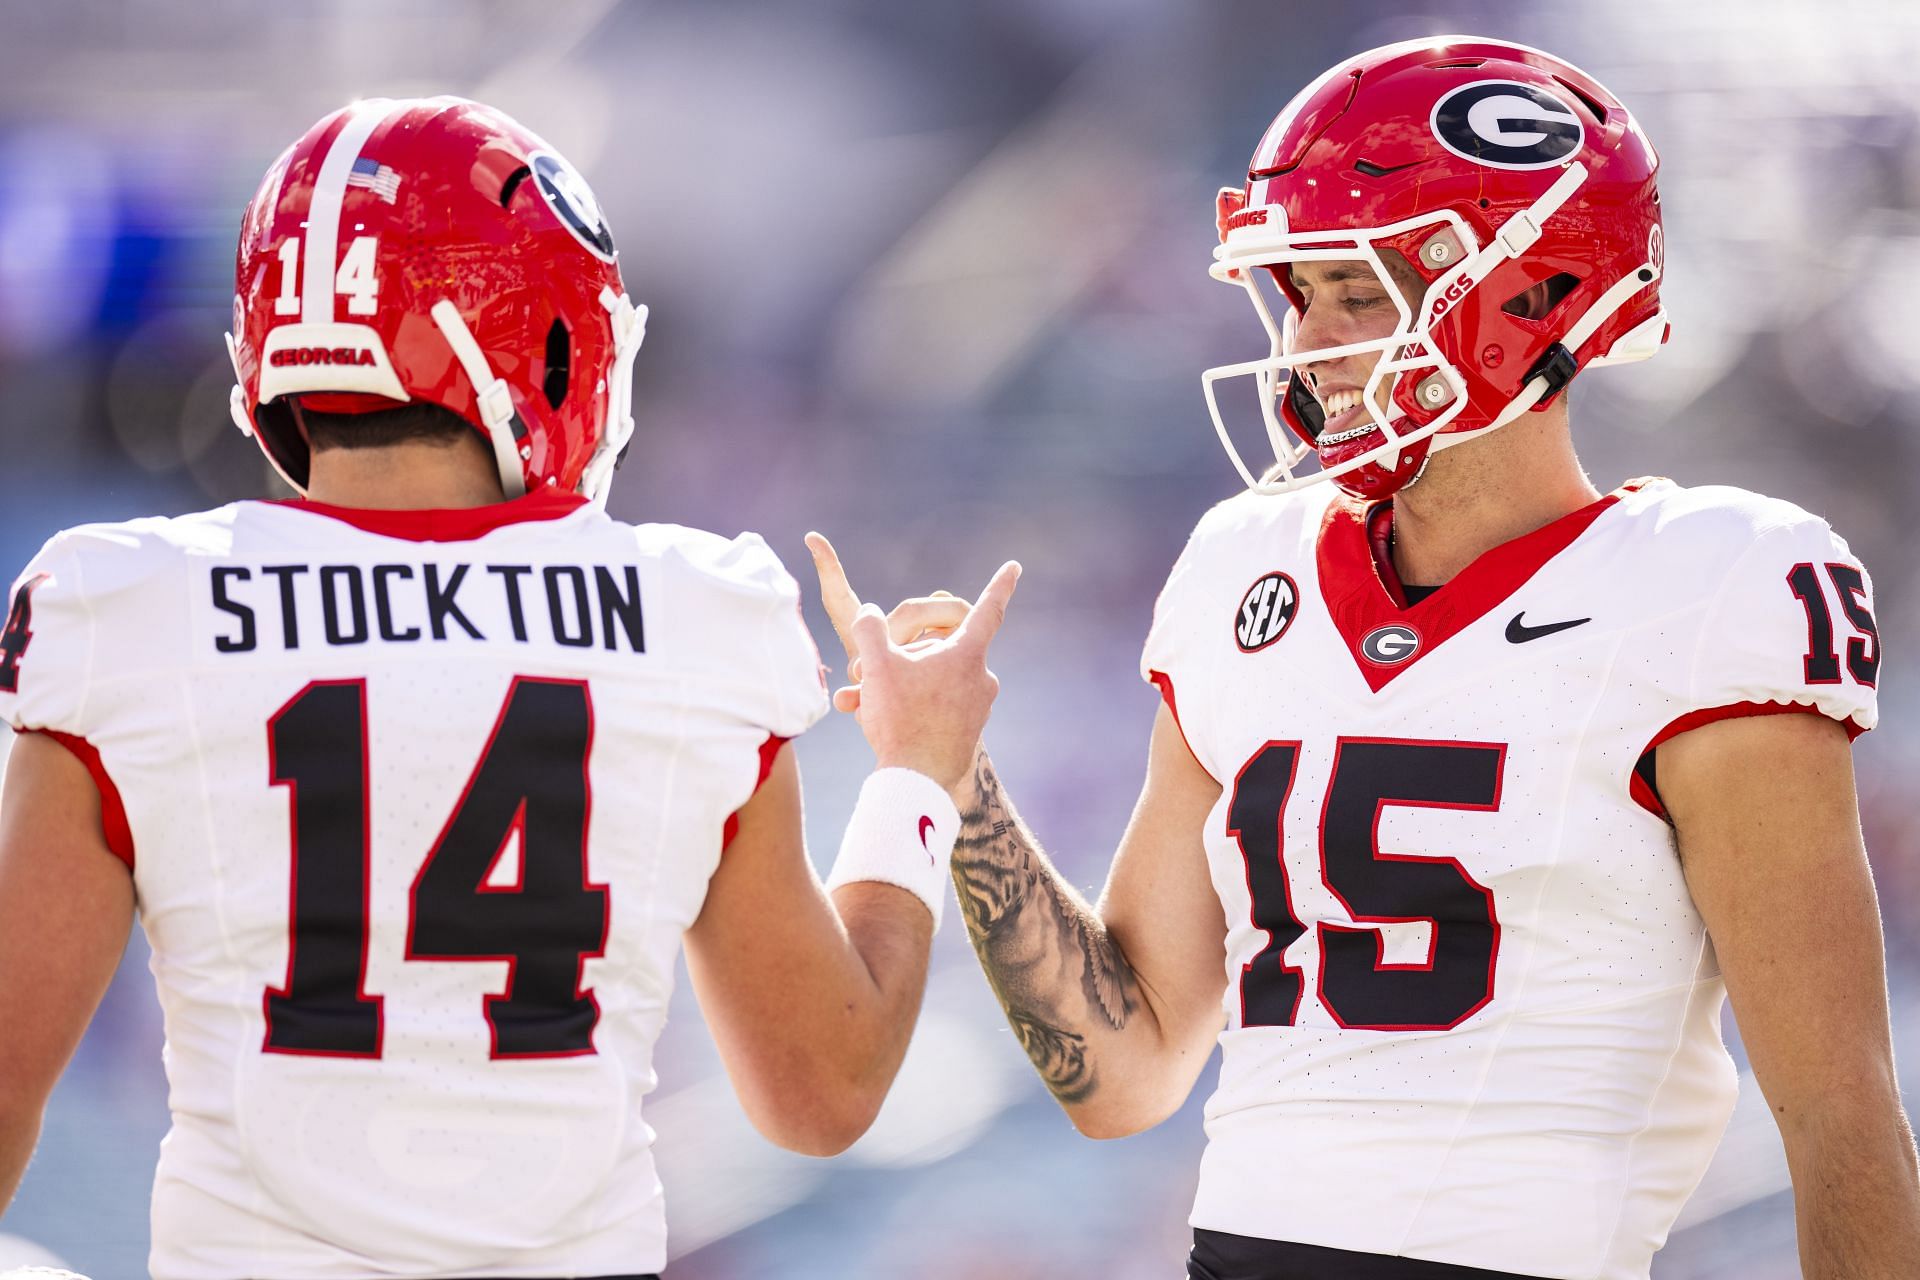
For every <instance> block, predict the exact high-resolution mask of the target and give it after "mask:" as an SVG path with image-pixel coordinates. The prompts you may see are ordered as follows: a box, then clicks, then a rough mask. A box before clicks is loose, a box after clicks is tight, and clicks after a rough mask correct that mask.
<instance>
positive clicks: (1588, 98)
mask: <svg viewBox="0 0 1920 1280" xmlns="http://www.w3.org/2000/svg"><path fill="white" fill-rule="evenodd" d="M1554 82H1555V83H1557V84H1558V85H1559V86H1560V87H1561V88H1562V89H1565V90H1566V91H1567V92H1568V93H1570V94H1572V95H1573V96H1574V97H1576V98H1578V99H1580V105H1581V106H1583V107H1585V108H1586V109H1587V110H1588V111H1589V112H1590V113H1591V114H1592V116H1593V122H1594V123H1595V124H1605V123H1606V122H1607V109H1606V107H1604V106H1602V105H1601V104H1600V102H1599V101H1598V100H1597V99H1596V98H1595V97H1594V96H1593V95H1592V94H1590V93H1588V92H1587V91H1586V90H1584V89H1582V88H1581V87H1580V86H1579V85H1577V84H1574V83H1573V82H1572V81H1570V80H1568V79H1567V78H1566V77H1565V76H1555V77H1554Z"/></svg>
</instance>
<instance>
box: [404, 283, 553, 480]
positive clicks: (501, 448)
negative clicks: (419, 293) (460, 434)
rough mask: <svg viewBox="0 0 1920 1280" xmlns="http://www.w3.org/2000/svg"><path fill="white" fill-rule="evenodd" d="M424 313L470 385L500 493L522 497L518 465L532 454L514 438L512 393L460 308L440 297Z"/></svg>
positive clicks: (522, 474) (522, 477)
mask: <svg viewBox="0 0 1920 1280" xmlns="http://www.w3.org/2000/svg"><path fill="white" fill-rule="evenodd" d="M427 314H429V315H431V316H432V317H433V322H434V323H435V324H436V325H438V326H440V332H441V334H442V335H443V336H445V338H446V340H447V345H448V346H450V347H452V348H453V357H454V359H456V360H458V361H459V362H460V367H461V368H462V369H464V370H465V371H466V374H467V380H468V381H469V382H471V383H473V391H474V396H475V398H476V401H477V403H478V406H479V409H480V421H481V423H482V425H484V426H485V427H486V431H487V442H488V443H489V444H491V445H492V446H493V461H494V465H495V466H496V467H497V468H498V469H499V471H500V488H501V491H502V492H504V493H505V494H506V495H507V497H508V498H509V499H513V498H518V497H520V496H522V495H523V494H525V493H526V491H527V473H526V470H525V468H524V467H523V465H522V464H523V463H524V462H525V461H526V460H527V458H528V457H530V456H531V455H532V452H533V451H532V449H530V448H529V447H527V446H525V445H522V444H520V443H519V441H518V440H516V439H515V438H514V431H513V425H514V415H513V393H512V392H511V391H510V390H508V388H507V384H506V382H505V381H503V380H502V379H500V378H497V377H495V376H494V373H493V366H491V365H489V364H488V363H487V355H486V352H484V351H482V350H480V344H479V343H478V342H476V341H474V338H473V331H472V330H471V329H469V328H467V322H466V320H464V319H463V318H462V317H461V315H460V308H458V307H456V306H454V305H453V303H451V302H449V301H448V300H447V299H445V298H442V299H440V301H438V302H436V303H434V304H433V310H432V311H430V312H428V313H427Z"/></svg>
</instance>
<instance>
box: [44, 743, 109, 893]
mask: <svg viewBox="0 0 1920 1280" xmlns="http://www.w3.org/2000/svg"><path fill="white" fill-rule="evenodd" d="M28 732H29V733H40V734H45V735H46V736H47V737H49V738H52V739H53V740H54V741H55V742H57V743H59V744H60V745H61V746H63V747H65V748H66V749H67V750H68V751H71V752H72V753H73V757H74V759H76V760H78V761H79V762H80V763H81V764H83V765H85V766H86V768H87V772H88V773H89V774H91V775H92V776H93V785H94V787H95V788H96V789H97V790H98V791H99V792H100V829H101V832H102V834H104V835H105V836H106V838H107V848H108V849H110V850H112V851H113V856H114V857H116V858H118V859H120V861H122V862H124V863H126V864H127V870H129V871H131V870H133V829H132V828H131V827H129V826H128V825H127V807H126V805H124V804H122V803H121V801H120V788H118V787H116V786H114V785H113V779H112V778H111V777H110V776H108V774H107V768H106V766H105V765H103V764H101V763H100V752H99V751H98V750H96V749H95V748H94V745H93V744H92V743H91V742H88V741H87V740H86V739H85V738H82V737H78V736H77V735H75V734H71V733H61V732H60V731H59V730H57V729H30V730H28Z"/></svg>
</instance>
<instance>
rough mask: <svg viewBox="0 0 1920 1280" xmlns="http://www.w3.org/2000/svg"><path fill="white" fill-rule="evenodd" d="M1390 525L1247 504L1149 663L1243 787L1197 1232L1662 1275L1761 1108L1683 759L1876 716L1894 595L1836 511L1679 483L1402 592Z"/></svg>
mask: <svg viewBox="0 0 1920 1280" xmlns="http://www.w3.org/2000/svg"><path fill="white" fill-rule="evenodd" d="M1382 517H1384V520H1383V519H1382ZM1390 519H1391V511H1390V508H1380V509H1378V510H1376V511H1374V512H1372V513H1371V514H1370V513H1369V512H1368V511H1367V510H1365V509H1364V508H1363V506H1362V505H1361V504H1359V503H1357V502H1355V501H1353V500H1351V499H1348V498H1346V497H1344V496H1343V495H1340V494H1339V493H1337V492H1336V491H1335V490H1334V488H1333V486H1331V485H1323V486H1318V487H1316V488H1313V489H1309V490H1306V491H1303V492H1300V493H1296V494H1293V495H1287V496H1283V497H1262V496H1257V495H1253V494H1246V495H1242V496H1240V497H1237V498H1234V499H1231V500H1229V501H1227V502H1225V503H1222V504H1221V505H1220V506H1218V507H1216V508H1214V510H1213V511H1211V512H1210V513H1208V515H1207V516H1206V517H1205V518H1204V519H1203V520H1202V521H1201V522H1200V525H1199V527H1198V528H1197V529H1196V530H1195V532H1194V534H1193V537H1192V539H1191V541H1190V542H1189V543H1188V545H1187V548H1186V551H1185V552H1184V553H1183V554H1182V556H1181V557H1180V560H1179V562H1178V563H1177V565H1176V566H1175V568H1174V570H1173V574H1172V577H1171V578H1170V579H1169V581H1168V583H1167V586H1166V589H1165V591H1164V592H1163V594H1162V595H1161V597H1160V600H1159V604H1158V606H1157V607H1156V609H1155V614H1154V624H1153V629H1152V632H1151V634H1150V636H1149V639H1148V641H1147V646H1146V653H1145V657H1144V661H1143V663H1142V670H1143V673H1144V674H1145V675H1146V676H1147V678H1148V679H1150V680H1152V681H1154V682H1155V683H1157V684H1159V685H1160V686H1161V689H1162V692H1163V694H1164V696H1165V698H1166V701H1167V703H1168V705H1169V707H1170V708H1172V710H1173V712H1174V714H1175V716H1176V717H1177V719H1178V721H1179V724H1180V727H1181V730H1182V731H1183V732H1184V734H1185V735H1186V739H1187V742H1188V744H1189V746H1190V747H1191V748H1192V751H1193V753H1194V756H1195V757H1196V758H1197V759H1198V760H1199V762H1200V763H1201V765H1203V766H1204V767H1205V768H1206V769H1207V771H1208V772H1209V773H1211V774H1212V775H1213V776H1214V777H1215V778H1216V779H1218V780H1219V781H1220V783H1221V785H1222V789H1223V794H1222V796H1221V799H1220V802H1219V804H1218V805H1217V806H1216V807H1215V809H1214V810H1213V812H1212V813H1211V814H1210V815H1209V817H1208V822H1207V829H1206V848H1207V858H1208V864H1209V872H1210V875H1211V877H1212V881H1213V884H1214V887H1215V889H1216V890H1217V892H1218V893H1219V895H1220V901H1221V904H1222V906H1223V908H1224V911H1225V915H1226V926H1227V937H1226V946H1227V954H1226V973H1227V979H1228V984H1227V993H1226V1014H1227V1027H1226V1030H1225V1031H1224V1032H1223V1034H1222V1036H1221V1045H1222V1050H1223V1055H1224V1056H1223V1061H1222V1065H1221V1070H1220V1082H1219V1087H1218V1089H1217V1090H1216V1091H1215V1093H1214V1095H1213V1097H1212V1099H1211V1100H1210V1102H1209V1103H1208V1105H1207V1108H1206V1118H1207V1121H1206V1122H1207V1135H1208V1146H1207V1151H1206V1155H1205V1158H1204V1160H1203V1163H1202V1165H1201V1173H1200V1187H1199V1193H1198V1197H1197V1200H1196V1203H1195V1206H1194V1211H1193V1217H1192V1222H1193V1225H1194V1226H1196V1227H1201V1228H1207V1229H1211V1230H1216V1231H1226V1232H1232V1233H1235V1234H1238V1235H1245V1236H1254V1237H1261V1238H1266V1239H1273V1240H1285V1241H1292V1242H1296V1243H1304V1244H1313V1245H1321V1246H1325V1247H1330V1248H1337V1249H1348V1250H1354V1251H1357V1252H1366V1253H1376V1254H1387V1255H1400V1256H1406V1257H1412V1258H1420V1259H1429V1260H1433V1261H1438V1262H1447V1263H1453V1264H1456V1265H1464V1266H1472V1267H1480V1268H1486V1269H1488V1270H1495V1271H1503V1272H1512V1273H1517V1274H1520V1275H1527V1276H1542V1277H1567V1278H1572V1277H1579V1278H1581V1280H1596V1278H1598V1280H1629V1278H1630V1277H1631V1278H1641V1277H1645V1276H1646V1275H1647V1273H1648V1267H1649V1263H1650V1259H1651V1257H1652V1255H1653V1253H1654V1251H1655V1250H1656V1249H1658V1248H1659V1247H1660V1245H1661V1244H1662V1243H1664V1242H1665V1240H1666V1236H1667V1232H1668V1229H1669V1228H1670V1227H1671V1225H1672V1223H1673V1220H1674V1217H1675V1215H1676V1214H1677V1213H1678V1212H1679V1210H1680V1206H1681V1204H1682V1202H1683V1201H1684V1200H1685V1199H1686V1197H1687V1196H1688V1195H1689V1194H1690V1193H1691V1192H1692V1191H1693V1189H1694V1187H1695V1186H1696V1185H1697V1184H1698V1182H1699V1180H1700V1177H1701V1175H1702V1174H1703V1173H1704V1172H1705V1170H1706V1167H1707V1163H1708V1160H1709V1158H1710V1157H1711V1155H1712V1153H1713V1149H1714V1147H1715V1145H1716V1144H1717V1143H1718V1141H1719V1138H1720V1134H1721V1131H1722V1129H1723V1128H1724V1126H1725V1124H1726V1120H1727V1116H1728V1114H1729V1112H1730V1110H1731V1108H1732V1106H1733V1101H1734V1094H1735V1073H1734V1070H1733V1066H1732V1062H1731V1060H1730V1059H1729V1057H1728V1055H1727V1052H1726V1050H1725V1048H1724V1047H1723V1045H1722V1042H1721V1038H1720V1029H1719V1015H1720V1010H1721V1005H1722V1001H1723V999H1724V997H1725V988H1724V986H1723V984H1722V981H1721V978H1720V974H1719V970H1718V967H1717V965H1716V963H1715V959H1714V954H1713V949H1712V946H1711V944H1710V943H1709V941H1708V938H1707V936H1706V930H1705V928H1704V926H1703V924H1702V922H1701V919H1700V916H1699V914H1698V912H1697V911H1696V910H1695V909H1694V906H1693V903H1692V901H1691V899H1690V898H1689V896H1688V893H1687V886H1686V882H1685V880H1684V878H1683V876H1682V874H1681V867H1680V861H1679V858H1678V856H1677V853H1676V850H1675V845H1674V838H1673V832H1672V829H1671V827H1670V826H1669V825H1668V823H1667V822H1666V821H1665V820H1664V810H1662V808H1661V805H1660V801H1659V794H1658V779H1657V777H1655V776H1653V770H1652V751H1653V748H1654V747H1655V746H1656V745H1657V744H1658V743H1660V742H1662V741H1664V740H1665V739H1667V738H1669V737H1672V736H1673V735H1674V734H1676V733H1679V732H1683V731H1684V730H1686V729H1688V728H1691V727H1694V726H1696V725H1699V724H1703V723H1706V722H1708V721H1711V720H1714V719H1718V718H1723V717H1728V716H1739V715H1756V714H1767V713H1771V712H1781V711H1802V712H1813V713H1817V714H1820V715H1826V716H1830V717H1833V718H1834V719H1836V720H1840V721H1842V722H1844V723H1845V724H1846V725H1847V726H1848V727H1849V729H1850V731H1851V732H1855V733H1857V732H1860V731H1863V730H1866V729H1868V728H1871V727H1872V725H1873V723H1874V719H1875V705H1874V683H1875V680H1876V677H1877V672H1878V667H1879V661H1880V649H1879V641H1878V637H1877V634H1876V632H1875V629H1874V623H1873V616H1872V613H1871V605H1870V596H1871V588H1870V586H1869V583H1868V580H1867V577H1866V574H1865V571H1864V570H1863V569H1862V568H1861V567H1860V564H1859V562H1858V561H1857V560H1856V559H1855V558H1854V557H1853V555H1852V554H1851V553H1850V552H1849V551H1848V550H1847V547H1846V544H1845V543H1844V542H1842V541H1841V540H1840V539H1839V538H1838V537H1836V536H1835V535H1834V534H1833V532H1832V531H1831V530H1830V529H1829V528H1828V527H1827V525H1826V523H1825V522H1824V521H1822V520H1820V519H1818V518H1816V517H1814V516H1810V515H1808V514H1807V513H1805V512H1803V511H1801V510H1799V509H1798V508H1796V507H1794V506H1791V505H1790V504H1787V503H1784V502H1779V501H1775V500H1772V499H1768V498H1763V497H1758V496H1755V495H1753V494H1749V493H1745V492H1742V491H1740V490H1736V489H1727V488H1703V489H1685V488H1681V487H1679V486H1676V485H1674V484H1673V483H1672V482H1670V481H1665V480H1659V481H1647V482H1639V483H1636V484H1633V485H1629V486H1627V487H1626V488H1624V489H1622V490H1620V491H1619V492H1617V493H1615V494H1611V495H1608V496H1606V497H1604V498H1602V499H1601V500H1600V501H1598V502H1596V503H1594V504H1593V505H1592V506H1590V507H1587V508H1585V509H1583V510H1581V511H1578V512H1575V513H1573V514H1571V515H1569V516H1567V517H1565V518H1564V519H1562V520H1559V521H1557V522H1555V523H1553V524H1551V525H1548V526H1547V527H1545V528H1543V529H1540V530H1537V531H1536V532H1534V533H1532V534H1529V535H1527V536H1526V537H1523V538H1520V539H1517V540H1516V541H1514V542H1511V543H1508V544H1506V545H1504V546H1501V547H1499V548H1496V549H1495V550H1493V551H1490V552H1488V553H1487V554H1486V555H1484V556H1482V557H1481V558H1480V559H1479V560H1477V561H1475V562H1474V563H1473V564H1472V565H1471V566H1469V567H1468V568H1467V569H1466V570H1465V571H1464V572H1462V573H1461V574H1460V575H1459V576H1457V577H1456V578H1454V579H1453V580H1452V581H1451V582H1449V583H1447V584H1446V585H1445V586H1444V587H1442V588H1441V589H1440V590H1438V591H1437V592H1435V593H1434V594H1432V595H1431V596H1428V597H1426V598H1425V599H1424V600H1422V601H1421V602H1420V603H1417V604H1414V605H1412V607H1402V604H1403V602H1404V599H1405V597H1404V595H1402V594H1401V588H1400V587H1399V585H1398V584H1397V583H1394V582H1392V581H1390V579H1391V573H1390V572H1389V573H1388V574H1386V575H1384V576H1383V574H1382V573H1381V571H1380V569H1379V568H1378V563H1379V562H1378V560H1377V559H1376V555H1375V550H1374V544H1375V542H1376V541H1378V542H1380V543H1382V544H1384V541H1385V532H1386V530H1385V528H1384V527H1383V526H1384V522H1385V521H1387V520H1390ZM1369 525H1372V526H1373V527H1371V528H1370V527H1369Z"/></svg>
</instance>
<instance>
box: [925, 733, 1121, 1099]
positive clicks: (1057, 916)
mask: <svg viewBox="0 0 1920 1280" xmlns="http://www.w3.org/2000/svg"><path fill="white" fill-rule="evenodd" d="M953 880H954V884H955V886H956V887H957V888H958V889H959V891H960V911H961V914H962V915H963V916H964V917H965V918H966V922H967V936H968V937H970V938H971V939H972V940H973V949H974V951H976V952H977V953H978V954H979V956H980V964H981V966H982V967H983V968H984V969H985V970H986V971H987V981H988V982H989V983H990V984H991V985H992V987H993V990H994V994H995V995H997V996H998V997H999V998H1000V1005H1001V1007H1002V1008H1003V1009H1005V1010H1006V1012H1007V1021H1008V1022H1010V1023H1012V1024H1013V1031H1014V1034H1015V1035H1017V1036H1018V1037H1019V1038H1020V1045H1021V1047H1022V1048H1024V1049H1025V1050H1026V1051H1027V1057H1029V1058H1031V1059H1032V1060H1033V1065H1034V1067H1035V1069H1037V1070H1038V1071H1039V1072H1040V1078H1041V1079H1042V1080H1044V1081H1045V1082H1046V1085H1047V1088H1049V1089H1051V1090H1052V1091H1053V1095H1054V1097H1056V1098H1058V1099H1059V1100H1060V1101H1061V1102H1066V1103H1074V1102H1082V1101H1084V1100H1086V1099H1087V1098H1089V1097H1091V1096H1092V1095H1093V1093H1094V1091H1095V1090H1096V1089H1097V1088H1099V1084H1100V1078H1099V1072H1098V1064H1097V1062H1096V1061H1095V1058H1094V1056H1093V1055H1092V1054H1091V1053H1090V1052H1089V1046H1088V1044H1087V1035H1088V1032H1089V1031H1091V1030H1093V1029H1094V1028H1096V1027H1098V1026H1100V1025H1104V1026H1106V1027H1108V1028H1110V1029H1111V1030H1114V1031H1119V1030H1121V1029H1123V1028H1124V1027H1125V1026H1126V1025H1127V1019H1128V1018H1129V1017H1131V1016H1132V1014H1133V1012H1134V1010H1135V1009H1136V1008H1137V1007H1138V1003H1139V984H1138V980H1137V979H1136V978H1135V977H1134V973H1133V969H1132V968H1131V967H1130V966H1129V965H1128V964H1127V959H1126V957H1125V956H1124V955H1122V954H1121V953H1120V948H1119V947H1118V946H1116V945H1115V944H1114V941H1113V939H1112V938H1111V937H1109V936H1108V934H1107V931H1106V929H1105V927H1104V926H1103V925H1102V924H1101V923H1100V921H1099V919H1098V918H1097V917H1095V916H1094V915H1093V914H1092V913H1091V912H1090V911H1089V910H1088V909H1087V908H1086V907H1085V906H1083V905H1082V904H1081V903H1080V902H1078V901H1077V900H1076V899H1075V897H1074V895H1073V894H1072V893H1071V892H1070V891H1069V890H1068V889H1067V887H1066V886H1065V884H1064V883H1063V882H1062V881H1061V879H1060V875H1059V873H1058V872H1057V871H1055V870H1054V869H1053V866H1052V865H1051V864H1050V863H1048V861H1047V860H1046V858H1045V856H1044V855H1042V854H1041V852H1040V848H1039V846H1038V845H1037V844H1036V843H1035V842H1034V839H1033V836H1032V835H1031V834H1030V833H1029V832H1028V831H1027V829H1026V828H1025V827H1024V826H1022V825H1021V823H1020V818H1019V815H1018V814H1016V813H1015V812H1014V811H1013V806H1012V804H1011V803H1010V802H1009V801H1008V800H1007V797H1006V793H1005V792H1004V791H1002V790H1001V787H1000V779H999V777H998V776H997V775H996V774H995V773H994V771H993V763H992V761H990V760H988V758H987V753H986V752H985V751H984V750H983V751H981V752H980V754H979V756H978V757H977V758H976V759H975V761H974V776H973V798H972V799H971V800H970V801H969V802H968V804H967V805H966V807H965V808H964V809H963V810H962V812H961V814H960V837H959V839H958V840H957V841H955V842H954V847H953Z"/></svg>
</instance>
